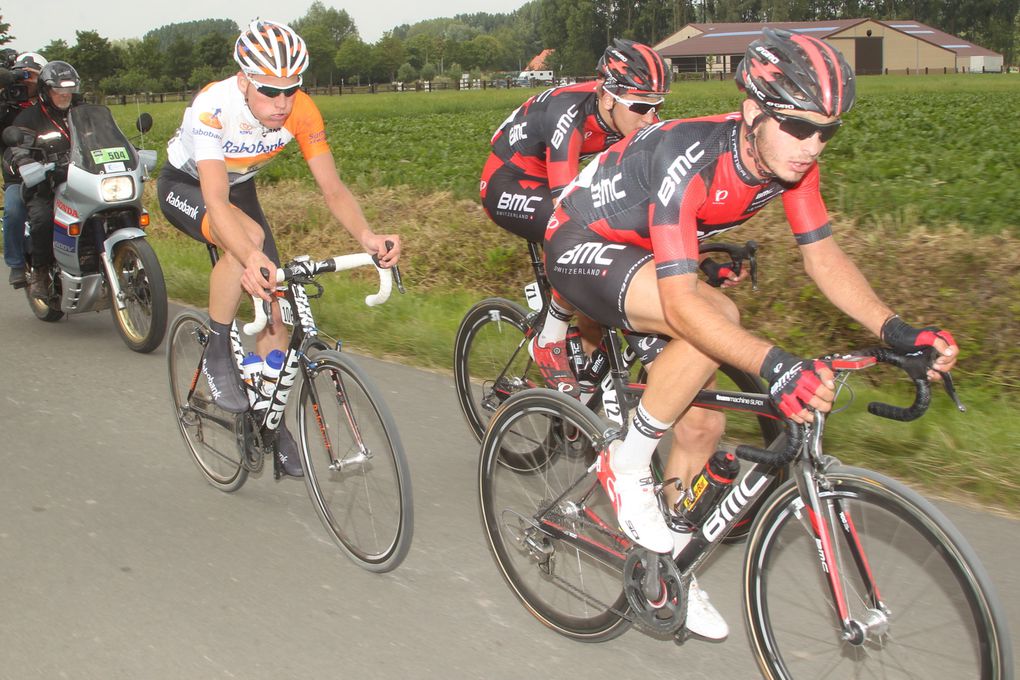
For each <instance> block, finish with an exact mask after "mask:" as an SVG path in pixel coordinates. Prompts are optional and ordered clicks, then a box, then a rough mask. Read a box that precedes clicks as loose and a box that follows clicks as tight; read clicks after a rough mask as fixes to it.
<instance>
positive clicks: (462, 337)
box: [453, 241, 786, 541]
mask: <svg viewBox="0 0 1020 680" xmlns="http://www.w3.org/2000/svg"><path fill="white" fill-rule="evenodd" d="M757 249H758V245H757V244H756V243H755V242H754V241H748V242H746V243H744V244H739V245H738V244H731V243H711V244H709V243H705V244H702V245H701V252H702V253H703V254H708V253H723V254H725V255H726V256H727V257H728V258H729V260H730V261H729V262H728V263H726V265H725V266H727V267H728V268H730V269H733V270H735V271H736V272H737V273H739V272H740V268H741V267H742V266H744V263H745V262H746V263H747V266H748V267H749V270H750V278H751V283H752V286H753V287H754V288H755V289H757V276H758V273H757V272H758V269H757V267H758V263H757ZM528 253H529V259H530V263H531V267H532V270H533V271H534V273H535V280H534V281H532V282H530V283H529V284H528V285H527V286H526V287H525V298H526V299H527V301H528V305H529V308H530V311H526V310H525V309H524V307H522V306H521V305H520V304H518V303H516V302H513V301H511V300H507V299H505V298H499V297H491V298H486V299H484V300H482V301H480V302H478V303H477V304H475V305H474V306H473V307H472V308H471V309H470V310H468V312H467V314H465V316H464V319H463V320H462V321H461V323H460V327H459V328H458V329H457V335H456V339H455V341H454V361H453V365H454V383H455V385H456V389H457V400H458V402H459V404H460V407H461V411H462V412H463V414H464V418H465V419H466V420H467V423H468V427H469V428H470V429H471V432H472V433H473V434H474V435H475V437H476V438H477V439H478V441H479V442H480V441H481V440H482V437H483V436H484V434H485V430H486V427H487V426H488V424H489V421H490V419H491V418H492V415H493V413H495V411H496V410H497V409H498V408H499V407H500V405H502V404H503V403H504V402H505V401H506V400H507V399H509V398H510V397H511V396H512V395H514V394H517V393H518V392H521V391H523V390H526V389H530V388H533V387H541V386H543V385H544V384H545V383H544V381H543V379H542V377H541V375H540V373H539V371H538V367H537V366H536V365H535V362H534V360H532V358H531V356H530V355H529V354H528V347H527V345H528V342H529V341H530V339H531V338H532V337H533V336H534V335H535V334H536V333H538V332H539V331H541V324H542V322H543V321H544V319H545V316H546V314H545V312H546V310H547V309H548V305H549V302H550V300H551V293H550V290H551V288H550V286H549V282H548V279H547V278H546V274H545V265H544V263H543V255H542V249H541V247H540V246H539V245H538V244H535V243H532V242H530V241H529V242H528ZM603 345H604V343H603ZM618 351H620V352H622V358H623V361H622V370H620V367H617V369H618V370H617V378H618V379H617V384H619V385H620V386H621V387H620V389H618V390H617V389H615V388H614V387H613V384H614V383H613V381H612V378H611V377H610V376H609V374H608V372H609V370H612V368H611V366H610V364H609V362H608V356H606V355H605V347H604V346H603V347H600V349H599V350H597V352H601V353H602V354H603V359H604V361H603V363H602V365H603V366H604V369H603V370H601V371H599V370H597V369H595V370H593V371H592V372H591V375H590V376H589V377H590V378H592V380H593V382H594V383H595V388H596V390H595V393H594V394H593V395H591V397H590V401H589V402H588V403H592V404H596V405H601V404H603V402H604V401H605V400H604V399H603V398H602V394H603V392H604V391H606V390H610V391H611V394H612V395H613V396H614V397H615V398H616V399H623V400H628V403H627V404H625V405H624V406H625V407H632V406H633V404H636V403H637V402H636V399H637V398H638V397H639V396H640V391H641V390H643V387H644V385H643V383H644V372H643V370H638V368H636V367H635V366H636V364H637V363H638V361H637V355H636V354H635V352H633V351H632V350H631V349H630V348H629V347H628V348H625V349H624V348H621V349H619V350H618ZM591 363H596V362H595V361H594V359H593V360H592V362H591ZM632 373H633V374H635V381H634V382H630V381H629V379H627V378H626V377H625V376H630V375H631V374H632ZM716 384H717V386H718V387H719V388H720V389H729V390H737V391H741V392H755V393H759V394H761V393H764V392H765V386H764V385H763V384H762V382H761V380H760V379H759V378H758V377H757V376H755V375H752V374H750V373H747V372H745V371H741V370H739V369H737V368H734V367H732V366H726V365H724V366H721V367H720V369H719V371H718V375H717V376H716ZM631 402H632V403H631ZM607 408H608V411H607V414H608V416H609V417H611V418H614V419H616V420H617V422H618V423H619V424H620V425H621V426H622V424H623V422H626V421H625V420H623V421H621V420H620V418H621V409H620V408H619V406H618V405H617V403H616V402H615V401H614V400H613V399H610V405H609V406H608V407H607ZM628 410H629V408H628ZM781 433H782V427H781V425H779V424H778V422H777V421H775V420H773V419H771V418H766V417H761V418H757V419H755V420H743V421H736V422H735V423H732V424H731V425H730V429H729V430H728V432H727V437H728V438H732V437H739V438H744V440H745V441H747V440H749V439H751V438H756V439H760V442H761V444H762V445H763V446H767V445H769V444H770V443H771V442H772V441H773V440H774V439H775V438H776V437H778V436H780V434H781ZM666 445H668V440H667V442H666ZM656 460H657V461H658V454H657V455H656ZM785 478H786V477H785V471H780V473H779V475H778V476H777V478H776V480H775V482H774V485H775V486H778V485H779V484H780V483H782V482H783V481H784V480H785ZM754 513H755V509H754V508H752V509H751V510H750V512H749V513H748V515H747V517H745V519H744V521H743V522H742V523H741V524H740V526H738V527H737V529H736V530H735V531H734V532H732V533H731V534H730V536H729V537H728V540H731V541H735V540H739V539H740V538H742V537H743V536H744V535H745V534H746V532H747V530H748V528H749V526H750V520H751V519H753V517H754Z"/></svg>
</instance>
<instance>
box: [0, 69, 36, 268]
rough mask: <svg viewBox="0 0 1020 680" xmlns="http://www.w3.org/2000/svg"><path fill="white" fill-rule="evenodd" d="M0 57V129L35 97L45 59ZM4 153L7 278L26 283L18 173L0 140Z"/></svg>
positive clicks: (23, 209)
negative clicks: (9, 161) (9, 271)
mask: <svg viewBox="0 0 1020 680" xmlns="http://www.w3.org/2000/svg"><path fill="white" fill-rule="evenodd" d="M3 52H4V53H5V54H4V55H3V56H2V57H0V130H4V129H5V128H7V127H8V126H9V125H12V124H13V123H14V119H15V118H17V117H18V114H19V113H21V112H22V111H23V110H25V109H27V108H29V107H30V106H32V105H33V104H35V103H36V101H37V94H38V87H37V83H38V81H39V72H40V71H41V70H42V68H43V67H44V66H46V60H45V59H43V58H42V57H41V56H40V55H38V54H36V53H35V52H25V53H24V54H14V50H4V51H3ZM0 154H2V155H3V157H4V163H3V175H4V223H3V231H4V262H5V263H6V264H7V266H8V267H10V268H11V273H10V275H9V276H8V278H7V282H8V283H10V284H11V285H12V286H14V287H15V288H24V287H25V201H24V199H22V197H21V176H20V175H19V174H18V173H17V171H16V170H15V169H14V168H12V167H11V166H10V164H9V163H8V162H7V160H8V153H7V147H6V146H3V144H2V143H0Z"/></svg>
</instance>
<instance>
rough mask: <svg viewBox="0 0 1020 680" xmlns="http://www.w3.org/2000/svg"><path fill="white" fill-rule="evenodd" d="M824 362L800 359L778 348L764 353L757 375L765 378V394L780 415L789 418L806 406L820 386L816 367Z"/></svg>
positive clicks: (820, 380)
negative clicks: (767, 389)
mask: <svg viewBox="0 0 1020 680" xmlns="http://www.w3.org/2000/svg"><path fill="white" fill-rule="evenodd" d="M824 366H825V364H824V363H823V362H821V361H818V360H816V359H801V358H800V357H797V356H794V355H793V354H790V353H789V352H784V351H783V350H781V349H779V348H778V347H773V348H772V349H770V350H769V353H768V354H766V355H765V361H763V362H762V364H761V370H759V371H758V375H760V376H761V377H762V378H764V379H765V380H766V381H768V384H769V396H770V397H771V398H772V402H773V403H774V404H775V405H776V406H778V407H779V410H780V411H782V412H783V415H784V416H786V417H787V418H792V417H793V416H795V415H797V414H798V413H800V412H801V410H803V409H804V408H806V407H807V403H808V402H809V401H811V397H813V396H815V392H817V391H818V388H819V387H821V385H822V377H821V375H820V374H819V373H818V370H819V369H820V368H822V367H824Z"/></svg>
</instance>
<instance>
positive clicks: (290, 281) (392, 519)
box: [167, 247, 414, 572]
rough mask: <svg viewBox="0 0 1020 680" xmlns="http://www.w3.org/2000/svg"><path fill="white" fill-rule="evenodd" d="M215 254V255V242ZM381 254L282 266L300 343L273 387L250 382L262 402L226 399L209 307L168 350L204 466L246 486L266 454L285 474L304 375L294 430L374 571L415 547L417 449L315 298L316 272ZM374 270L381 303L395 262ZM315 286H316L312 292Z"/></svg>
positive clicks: (340, 531) (180, 410)
mask: <svg viewBox="0 0 1020 680" xmlns="http://www.w3.org/2000/svg"><path fill="white" fill-rule="evenodd" d="M210 255H211V257H212V259H213V263H214V264H215V261H216V256H215V250H214V248H212V247H210ZM376 264H377V263H376V262H375V260H374V259H373V256H371V255H368V254H366V253H357V254H352V255H343V256H340V257H334V258H331V259H328V260H323V261H319V262H315V261H312V260H311V259H309V258H308V257H307V256H302V257H298V258H295V259H294V260H292V261H291V262H288V263H287V264H286V265H285V266H283V267H282V268H279V269H277V277H278V282H279V283H280V284H283V285H282V286H280V287H278V288H277V289H276V291H274V301H275V302H277V303H279V305H280V310H281V314H282V317H283V322H284V323H285V324H286V325H288V326H290V327H291V328H292V331H291V337H290V342H289V345H288V349H287V352H286V358H285V359H284V362H283V368H282V370H281V372H280V375H279V379H278V380H277V383H276V385H275V387H274V388H273V392H272V394H271V396H270V398H268V399H267V398H265V397H259V396H258V387H257V386H256V385H254V384H248V383H245V389H246V391H247V392H248V393H249V401H250V403H251V404H252V406H251V407H250V408H249V409H248V410H247V411H246V412H244V413H241V414H232V413H228V412H226V411H224V410H222V409H220V408H218V407H217V406H216V405H215V403H214V402H213V399H212V396H211V394H210V391H209V386H208V382H207V381H206V380H205V379H204V378H203V377H202V361H203V359H204V356H205V351H206V347H207V345H208V341H209V337H210V330H209V325H208V321H207V317H205V316H204V315H199V314H196V313H194V312H184V313H183V314H181V315H180V316H178V317H177V319H176V320H175V321H174V322H173V325H172V326H171V329H170V341H169V346H168V352H167V359H168V368H169V375H170V394H171V398H172V400H173V407H174V416H175V418H176V420H177V425H178V427H179V428H180V431H181V435H182V436H183V437H184V442H185V444H187V446H188V450H189V451H190V453H191V455H192V457H193V459H194V461H195V463H196V464H197V465H198V468H199V470H200V471H201V472H202V474H203V475H204V476H205V478H206V479H207V480H208V481H209V483H210V484H212V485H213V486H214V487H216V488H218V489H220V490H221V491H226V492H232V491H236V490H237V489H239V488H241V486H242V485H243V484H244V483H245V481H246V480H247V478H248V475H249V474H250V473H257V472H260V471H261V470H262V467H263V463H264V460H265V457H266V456H270V457H271V458H272V460H273V461H274V477H275V478H277V479H279V478H280V477H281V476H282V474H283V473H282V468H281V464H280V462H279V460H278V458H277V456H276V455H275V453H276V446H277V438H278V431H279V429H280V427H281V426H282V424H283V422H284V410H285V408H286V406H287V403H288V398H289V396H290V393H291V389H292V388H293V387H295V386H298V403H299V405H300V406H299V410H298V413H297V422H298V433H297V436H296V439H297V441H298V447H299V449H300V452H301V461H302V467H303V469H304V473H305V474H304V480H305V486H306V488H307V490H308V495H309V496H310V498H311V500H312V505H313V506H314V507H315V510H316V512H317V513H318V515H319V518H320V519H321V520H322V523H323V525H324V526H325V528H326V531H327V532H328V533H329V535H330V538H332V539H333V541H334V542H335V543H336V544H337V546H339V548H340V549H341V550H342V551H343V552H344V553H346V554H347V555H348V556H349V557H350V558H351V559H352V560H354V562H356V563H357V564H359V565H360V566H362V567H364V568H366V569H368V570H370V571H375V572H386V571H390V570H392V569H394V568H396V567H397V566H398V565H399V564H400V563H401V562H402V561H403V559H404V557H405V556H406V555H407V552H408V550H409V549H410V546H411V537H412V534H413V524H414V511H413V503H412V493H411V476H410V471H409V469H408V464H407V458H406V456H405V455H404V449H403V446H402V444H401V442H400V436H399V434H398V432H397V427H396V424H395V423H394V420H393V416H392V415H391V414H390V411H389V408H388V407H387V406H386V403H385V401H384V400H383V399H382V397H381V396H380V394H379V392H378V390H376V388H375V387H374V386H373V385H372V383H371V382H370V381H369V379H368V377H367V376H366V375H365V373H364V372H363V371H362V370H361V369H360V368H359V367H358V365H357V364H356V363H355V362H354V361H353V360H352V359H351V358H350V357H349V356H348V355H346V354H343V353H341V351H340V349H341V343H340V341H337V342H336V344H335V346H334V347H332V348H331V347H330V346H329V345H327V344H326V343H325V342H324V341H323V340H322V338H321V336H322V333H321V332H320V330H319V329H318V327H317V326H316V324H315V319H314V317H313V315H312V309H311V306H310V303H309V300H310V299H314V298H318V297H321V295H322V292H323V288H322V285H321V284H319V283H318V282H317V281H316V280H315V279H316V277H317V276H319V275H320V274H324V273H326V272H338V271H343V270H347V269H352V268H355V267H362V266H374V265H376ZM376 271H377V272H378V274H379V286H380V287H379V291H378V292H377V293H375V294H372V295H369V296H368V297H366V299H365V302H366V304H368V305H377V304H382V303H383V302H384V301H385V300H386V299H387V298H388V297H389V294H390V291H391V286H392V278H391V277H392V276H393V274H391V269H382V268H379V267H376ZM266 274H267V275H268V272H266ZM397 275H399V274H397ZM398 285H399V282H398ZM306 286H312V287H314V288H315V289H316V292H315V293H314V294H312V295H309V294H308V293H307V292H306V290H305V287H306ZM266 306H267V305H265V304H264V303H263V302H262V301H261V300H258V299H256V300H255V320H254V321H252V322H251V323H248V324H245V326H244V328H243V330H244V332H245V334H247V335H255V334H257V333H258V332H259V331H261V330H262V329H263V328H264V327H265V324H266V322H267V321H268V320H270V319H271V318H272V317H271V314H269V310H267V309H266ZM230 340H231V345H232V347H233V353H234V358H235V363H236V365H237V368H238V371H241V362H242V360H243V358H244V355H245V350H244V347H243V345H242V343H241V338H240V335H239V333H238V330H237V322H236V321H235V322H234V324H233V325H232V326H231V338H230Z"/></svg>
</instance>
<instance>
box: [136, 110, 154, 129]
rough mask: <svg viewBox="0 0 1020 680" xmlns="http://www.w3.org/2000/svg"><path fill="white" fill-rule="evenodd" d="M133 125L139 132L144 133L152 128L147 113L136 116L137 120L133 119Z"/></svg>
mask: <svg viewBox="0 0 1020 680" xmlns="http://www.w3.org/2000/svg"><path fill="white" fill-rule="evenodd" d="M135 127H136V128H138V131H139V132H141V133H142V134H145V133H146V132H148V131H149V130H151V129H152V116H150V115H149V114H148V113H143V114H142V115H140V116H138V120H136V121H135Z"/></svg>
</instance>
